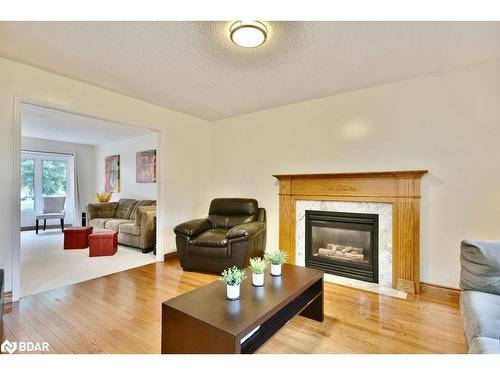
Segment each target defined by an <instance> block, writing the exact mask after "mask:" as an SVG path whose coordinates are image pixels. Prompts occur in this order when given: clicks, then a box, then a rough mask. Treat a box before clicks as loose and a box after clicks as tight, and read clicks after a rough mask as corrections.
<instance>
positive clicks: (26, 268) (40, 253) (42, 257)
mask: <svg viewBox="0 0 500 375" xmlns="http://www.w3.org/2000/svg"><path fill="white" fill-rule="evenodd" d="M153 262H155V257H154V255H153V252H150V253H148V254H142V253H141V251H140V250H138V249H134V248H132V247H127V246H121V245H119V246H118V251H117V253H116V254H115V255H113V256H107V257H92V258H90V257H89V251H88V249H84V250H63V234H62V232H61V231H60V230H58V229H48V230H47V231H45V232H43V231H40V232H39V234H38V235H37V234H35V231H24V232H21V297H25V296H29V295H32V294H36V293H40V292H43V291H46V290H49V289H54V288H58V287H61V286H65V285H70V284H75V283H78V282H81V281H85V280H90V279H94V278H96V277H100V276H105V275H109V274H111V273H115V272H120V271H124V270H128V269H130V268H135V267H140V266H143V265H145V264H149V263H153Z"/></svg>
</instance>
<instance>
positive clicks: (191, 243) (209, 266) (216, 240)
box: [174, 198, 266, 273]
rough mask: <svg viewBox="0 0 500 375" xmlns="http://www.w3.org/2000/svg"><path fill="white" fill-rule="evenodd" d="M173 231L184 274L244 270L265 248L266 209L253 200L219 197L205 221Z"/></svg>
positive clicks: (187, 224) (185, 225)
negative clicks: (235, 267)
mask: <svg viewBox="0 0 500 375" xmlns="http://www.w3.org/2000/svg"><path fill="white" fill-rule="evenodd" d="M174 232H175V234H176V244H177V254H178V255H179V260H180V262H181V266H182V268H183V269H184V270H185V271H194V270H196V271H207V272H216V273H220V272H222V271H223V270H224V269H226V268H229V267H232V266H237V267H239V268H244V267H247V266H248V263H249V259H250V258H253V257H257V256H262V255H263V254H264V250H265V249H266V210H265V209H264V208H259V206H258V203H257V201H256V200H255V199H246V198H218V199H214V200H213V201H212V202H211V203H210V209H209V212H208V217H207V218H204V219H196V220H191V221H188V222H186V223H182V224H179V225H177V226H176V227H175V228H174Z"/></svg>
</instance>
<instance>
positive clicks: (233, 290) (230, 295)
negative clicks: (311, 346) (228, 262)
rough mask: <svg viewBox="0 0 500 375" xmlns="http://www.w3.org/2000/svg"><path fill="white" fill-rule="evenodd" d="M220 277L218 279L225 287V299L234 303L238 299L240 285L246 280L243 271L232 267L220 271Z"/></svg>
mask: <svg viewBox="0 0 500 375" xmlns="http://www.w3.org/2000/svg"><path fill="white" fill-rule="evenodd" d="M221 275H222V277H221V278H219V280H220V281H222V282H223V283H224V284H226V285H227V299H228V300H231V301H234V300H237V299H239V298H240V284H241V283H242V282H243V280H245V279H246V275H245V271H243V270H240V269H239V268H238V267H236V266H233V267H231V268H228V269H227V270H224V271H222V274H221Z"/></svg>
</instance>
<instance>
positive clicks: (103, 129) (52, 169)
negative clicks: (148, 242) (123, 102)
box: [14, 103, 163, 297]
mask: <svg viewBox="0 0 500 375" xmlns="http://www.w3.org/2000/svg"><path fill="white" fill-rule="evenodd" d="M20 112H21V113H20V125H21V126H20V128H21V134H20V135H21V137H20V138H21V144H20V146H21V147H20V152H19V161H18V167H19V190H18V191H19V194H20V195H19V199H20V201H19V206H18V207H19V208H18V209H19V211H18V212H19V215H20V216H19V224H20V229H21V232H20V246H19V248H20V250H19V263H18V264H19V267H18V269H19V279H18V280H19V281H18V283H17V285H18V289H17V290H18V294H17V296H18V297H24V296H27V295H31V294H35V293H39V292H41V291H44V290H49V289H53V288H57V287H61V286H65V285H70V284H74V283H77V282H81V281H85V280H89V279H92V278H96V277H100V276H105V275H108V274H111V273H115V272H120V271H123V270H126V269H130V268H135V267H139V266H142V265H145V264H148V263H153V262H155V261H158V260H159V259H161V258H162V255H163V252H162V251H161V250H159V251H157V252H156V255H155V254H154V252H153V249H151V251H149V252H144V251H141V250H144V249H137V248H135V247H134V244H123V243H120V241H119V244H118V251H117V252H116V254H115V255H113V256H109V257H90V254H89V249H88V248H86V249H77V250H71V251H69V250H64V247H63V242H64V241H63V240H64V235H63V232H62V231H61V228H60V226H59V223H58V221H54V220H47V223H46V224H47V225H46V226H45V225H44V222H43V220H42V222H41V223H40V224H41V225H40V231H39V233H37V232H36V231H35V228H36V216H37V214H40V213H41V211H42V210H43V208H44V200H47V199H50V198H55V199H57V198H64V199H65V202H64V220H65V224H66V226H81V225H82V217H83V215H82V214H83V213H85V212H86V210H87V206H88V204H90V203H95V197H94V193H96V192H101V191H103V190H104V189H105V184H104V176H105V168H104V160H105V159H106V157H108V156H110V155H120V156H121V162H120V164H121V168H122V169H121V176H120V179H121V183H120V184H119V185H120V186H121V191H120V190H119V191H116V192H114V196H113V201H115V202H117V201H118V200H119V199H121V198H123V199H126V200H129V199H135V200H137V201H141V202H144V201H146V200H148V201H152V202H155V204H158V203H159V201H160V199H161V195H160V192H159V183H157V182H158V181H157V179H158V180H161V177H162V176H161V173H159V171H158V170H156V171H155V173H157V174H158V175H157V176H156V175H154V179H152V181H151V183H149V184H148V183H144V182H143V181H141V183H138V182H139V181H136V154H138V153H139V151H142V152H145V151H151V152H153V153H152V154H153V155H154V156H155V158H156V155H158V159H157V160H156V163H157V165H158V164H159V162H160V161H161V160H160V155H161V153H160V152H159V151H160V140H161V137H160V132H158V131H155V130H152V129H147V128H141V127H132V126H128V125H123V124H120V123H114V122H111V121H107V120H101V119H96V118H93V117H89V116H85V115H79V114H75V113H72V112H66V111H61V110H58V109H53V108H50V107H45V106H39V105H35V104H27V103H20ZM119 159H120V157H119ZM157 169H158V168H157ZM148 212H149V211H148ZM114 219H116V218H114ZM120 219H121V218H120ZM114 221H119V220H114ZM130 222H132V220H130ZM44 227H45V228H44ZM100 229H103V230H106V229H108V228H99V230H100ZM18 230H19V229H18ZM114 230H118V228H115V229H114ZM18 233H19V232H18ZM158 237H160V238H161V233H160V234H159V233H158V232H157V233H156V238H157V239H158ZM148 238H149V237H148ZM158 242H160V241H157V243H158ZM14 269H15V267H14ZM14 277H16V275H15V274H14ZM14 285H16V283H14ZM15 295H16V294H15Z"/></svg>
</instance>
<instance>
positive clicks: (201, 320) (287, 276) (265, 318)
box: [161, 264, 323, 354]
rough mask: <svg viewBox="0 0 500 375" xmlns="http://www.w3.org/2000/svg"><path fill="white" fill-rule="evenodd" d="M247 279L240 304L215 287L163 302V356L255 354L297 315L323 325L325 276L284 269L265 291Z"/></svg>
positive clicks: (218, 284) (268, 282) (290, 267)
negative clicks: (227, 298) (228, 298)
mask: <svg viewBox="0 0 500 375" xmlns="http://www.w3.org/2000/svg"><path fill="white" fill-rule="evenodd" d="M246 273H247V279H246V280H245V281H244V282H243V284H242V285H241V297H240V299H239V300H237V301H228V300H226V286H225V285H224V284H223V283H222V282H220V281H214V282H212V283H210V284H208V285H205V286H202V287H200V288H197V289H195V290H193V291H191V292H188V293H186V294H183V295H181V296H179V297H175V298H173V299H170V300H168V301H166V302H163V305H162V334H161V352H162V353H163V354H167V353H172V354H173V353H176V354H181V353H254V352H256V351H257V350H258V349H259V348H260V347H261V346H262V345H264V344H265V343H266V342H267V341H268V340H269V339H270V338H271V337H272V336H273V335H274V334H275V333H276V332H278V331H279V330H280V329H281V328H282V327H283V326H284V325H285V324H286V323H287V322H288V321H289V320H290V319H292V318H293V317H294V316H295V315H297V314H300V315H302V316H305V317H307V318H310V319H314V320H317V321H319V322H322V321H323V272H321V271H318V270H314V269H310V268H305V267H300V266H294V265H290V264H284V265H283V266H282V276H281V277H273V276H271V275H270V274H269V270H266V277H265V285H264V286H263V287H254V286H252V278H251V273H250V270H249V269H247V270H246ZM254 330H255V332H253V331H254ZM252 332H253V333H252ZM250 333H252V334H251V335H250V336H249V334H250ZM242 340H244V341H242Z"/></svg>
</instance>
